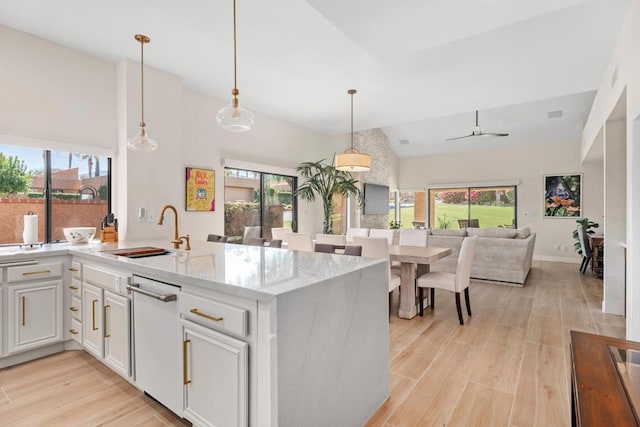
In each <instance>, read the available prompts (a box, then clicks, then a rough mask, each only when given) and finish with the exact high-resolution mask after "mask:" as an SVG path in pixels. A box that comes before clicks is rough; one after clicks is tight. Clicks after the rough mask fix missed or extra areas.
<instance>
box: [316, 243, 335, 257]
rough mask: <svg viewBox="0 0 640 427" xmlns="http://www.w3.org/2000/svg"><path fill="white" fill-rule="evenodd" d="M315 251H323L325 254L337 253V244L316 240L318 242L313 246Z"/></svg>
mask: <svg viewBox="0 0 640 427" xmlns="http://www.w3.org/2000/svg"><path fill="white" fill-rule="evenodd" d="M313 251H314V252H322V253H325V254H335V253H336V246H335V245H332V244H330V243H318V242H316V244H315V245H314V246H313Z"/></svg>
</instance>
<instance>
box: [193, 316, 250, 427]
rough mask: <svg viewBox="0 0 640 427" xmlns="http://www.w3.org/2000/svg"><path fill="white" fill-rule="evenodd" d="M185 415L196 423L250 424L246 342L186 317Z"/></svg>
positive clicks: (212, 424)
mask: <svg viewBox="0 0 640 427" xmlns="http://www.w3.org/2000/svg"><path fill="white" fill-rule="evenodd" d="M182 325H183V340H184V341H183V356H184V366H183V369H184V378H183V380H184V381H183V382H184V402H185V409H184V417H185V418H187V419H188V420H190V421H192V422H193V423H194V424H195V425H204V426H246V425H248V407H249V404H248V403H249V402H248V400H249V392H248V364H249V358H248V349H249V345H248V344H247V343H245V342H242V341H240V340H237V339H235V338H232V337H230V336H227V335H224V334H221V333H219V332H216V331H214V330H212V329H209V328H205V327H203V326H200V325H197V324H195V323H193V322H191V321H189V320H186V319H183V320H182Z"/></svg>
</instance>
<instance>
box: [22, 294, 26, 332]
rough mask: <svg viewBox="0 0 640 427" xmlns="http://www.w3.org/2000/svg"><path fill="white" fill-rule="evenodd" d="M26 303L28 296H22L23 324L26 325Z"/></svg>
mask: <svg viewBox="0 0 640 427" xmlns="http://www.w3.org/2000/svg"><path fill="white" fill-rule="evenodd" d="M26 304H27V298H26V297H22V326H24V325H25V317H26V314H25V313H26V312H25V310H26Z"/></svg>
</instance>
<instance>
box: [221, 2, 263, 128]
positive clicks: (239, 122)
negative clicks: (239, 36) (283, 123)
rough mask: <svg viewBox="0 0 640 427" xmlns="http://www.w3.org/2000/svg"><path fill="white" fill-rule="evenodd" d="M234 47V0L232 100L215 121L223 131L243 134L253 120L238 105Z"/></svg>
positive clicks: (235, 43) (234, 6)
mask: <svg viewBox="0 0 640 427" xmlns="http://www.w3.org/2000/svg"><path fill="white" fill-rule="evenodd" d="M236 45H237V42H236V0H233V89H232V90H231V94H232V95H233V99H232V100H231V104H229V105H227V106H226V107H224V108H223V109H221V110H220V111H218V115H217V117H216V120H217V122H218V124H219V125H220V126H222V128H223V129H224V130H228V131H230V132H244V131H247V130H249V129H251V126H253V122H254V118H253V114H252V113H251V111H249V110H246V109H244V108H242V107H240V106H239V105H238V95H239V94H240V91H239V90H238V83H237V53H236V50H237V49H236Z"/></svg>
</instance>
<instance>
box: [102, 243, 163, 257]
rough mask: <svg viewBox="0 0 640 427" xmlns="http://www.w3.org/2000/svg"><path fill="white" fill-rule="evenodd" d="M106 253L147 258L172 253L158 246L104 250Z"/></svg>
mask: <svg viewBox="0 0 640 427" xmlns="http://www.w3.org/2000/svg"><path fill="white" fill-rule="evenodd" d="M103 252H104V253H108V254H112V255H118V256H123V257H126V258H146V257H151V256H158V255H166V254H170V253H172V252H171V251H168V250H166V249H164V248H156V247H153V246H142V247H138V248H127V249H115V250H109V251H103Z"/></svg>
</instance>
